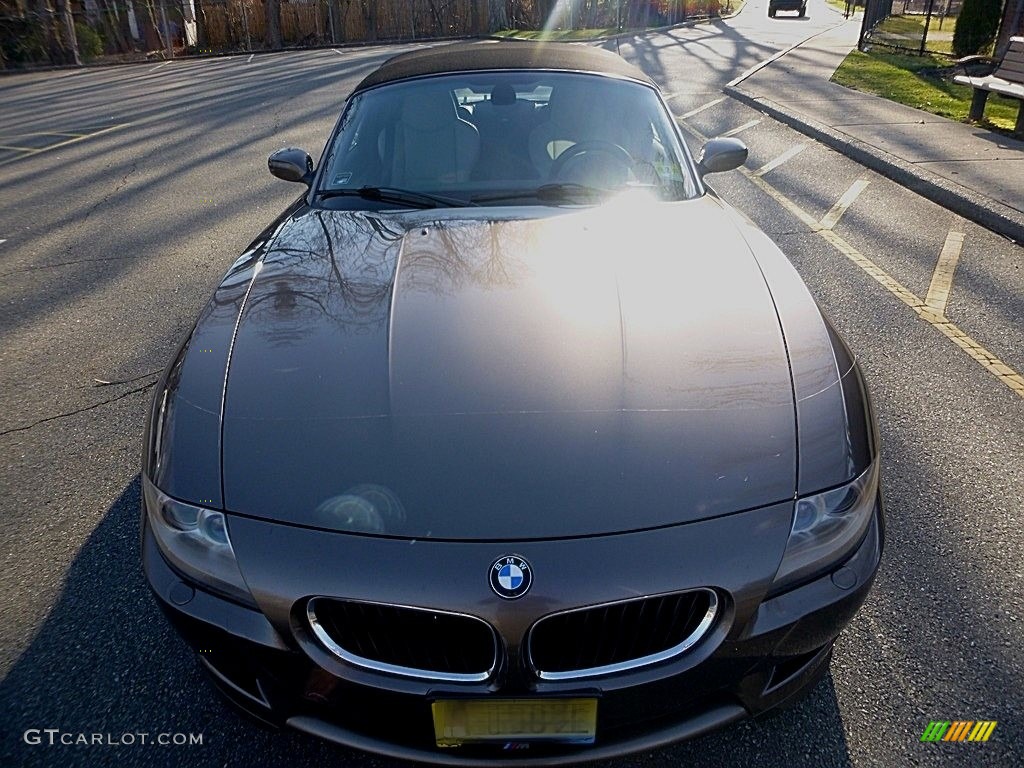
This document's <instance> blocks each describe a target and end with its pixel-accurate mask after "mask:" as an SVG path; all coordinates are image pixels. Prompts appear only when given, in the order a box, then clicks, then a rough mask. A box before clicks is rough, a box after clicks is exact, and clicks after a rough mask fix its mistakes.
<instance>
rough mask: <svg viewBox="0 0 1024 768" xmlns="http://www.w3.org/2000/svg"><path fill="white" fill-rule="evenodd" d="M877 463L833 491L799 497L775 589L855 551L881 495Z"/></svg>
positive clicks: (829, 566) (782, 587) (821, 569)
mask: <svg viewBox="0 0 1024 768" xmlns="http://www.w3.org/2000/svg"><path fill="white" fill-rule="evenodd" d="M878 465H879V461H878V459H877V458H876V459H875V460H874V461H873V462H872V463H871V466H870V467H868V468H867V469H866V470H865V471H864V472H863V473H862V474H861V475H859V476H858V477H857V478H856V479H854V480H853V481H852V482H850V483H847V484H846V485H843V486H840V487H839V488H833V489H832V490H831V491H825V492H824V493H818V494H815V495H814V496H805V497H804V498H802V499H797V502H796V511H795V512H794V514H793V529H792V530H791V531H790V533H789V541H788V542H787V544H786V553H785V554H784V555H783V556H782V564H781V565H780V566H779V570H778V572H777V573H776V574H775V582H774V584H772V592H773V593H777V592H781V591H782V590H783V589H786V588H788V587H791V586H793V585H795V584H796V583H798V582H801V581H807V580H808V579H809V578H811V577H813V576H816V575H818V574H820V573H823V572H825V571H827V570H829V569H830V568H831V567H832V566H834V565H837V564H838V563H840V562H841V561H842V560H843V559H845V558H846V557H847V556H849V555H851V554H853V550H854V548H855V547H856V546H857V545H858V544H859V543H860V541H861V539H862V538H863V536H864V532H865V531H867V529H868V525H869V524H870V523H871V514H872V512H873V511H874V508H875V498H876V497H877V495H878Z"/></svg>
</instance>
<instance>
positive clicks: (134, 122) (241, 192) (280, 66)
mask: <svg viewBox="0 0 1024 768" xmlns="http://www.w3.org/2000/svg"><path fill="white" fill-rule="evenodd" d="M763 3H764V0H753V2H751V3H748V6H747V8H746V9H745V10H744V12H743V13H741V14H740V15H739V16H737V17H736V18H734V19H732V20H729V21H722V22H717V23H714V24H708V25H701V26H697V27H692V28H685V29H677V30H674V31H671V32H668V33H664V34H656V35H649V36H645V37H642V38H638V39H635V40H632V41H622V42H620V43H619V44H618V49H619V50H620V52H621V53H622V55H623V56H625V57H626V58H628V59H630V60H632V61H634V62H636V63H637V64H639V65H640V66H641V67H643V68H644V69H645V70H646V71H647V72H649V73H650V74H651V75H652V76H653V77H654V78H655V79H657V80H658V81H659V82H660V83H661V84H662V86H663V88H664V90H665V93H666V94H668V95H669V96H670V99H669V103H670V105H671V106H672V108H673V110H674V111H675V112H676V114H677V116H679V117H680V118H681V120H682V121H683V123H684V125H685V126H686V128H687V132H688V133H687V135H688V138H689V140H690V144H691V147H693V148H694V149H697V148H698V147H699V144H700V136H713V135H718V134H724V133H729V132H731V133H733V134H734V135H737V136H738V137H739V138H742V139H743V140H744V141H746V142H747V143H748V144H749V146H750V148H751V159H750V162H749V163H748V166H747V173H746V174H742V173H733V174H726V175H722V176H721V177H715V179H714V186H715V188H716V189H717V190H718V191H719V192H720V193H721V194H723V196H725V197H726V198H727V199H729V200H730V201H731V202H733V203H734V204H735V205H736V206H737V207H739V208H740V209H741V210H742V211H743V212H745V213H746V214H747V215H748V216H750V217H751V218H752V219H754V220H755V221H756V222H757V223H758V224H759V225H760V226H761V227H763V228H764V229H765V230H766V231H767V232H769V234H770V235H771V236H772V238H773V239H774V240H775V241H776V242H778V243H779V244H780V245H781V246H782V247H783V249H784V250H786V252H787V253H788V254H789V255H790V256H791V258H792V260H793V262H794V263H795V264H796V266H797V268H798V269H799V270H800V272H801V274H802V275H803V276H804V278H805V280H806V281H807V283H808V285H809V286H810V288H811V290H812V292H813V293H814V294H815V296H816V297H817V298H818V300H819V302H820V304H821V305H822V307H823V309H824V310H825V311H826V312H827V313H828V314H829V315H830V316H831V317H832V319H833V320H834V322H835V324H836V325H837V327H838V329H839V330H840V332H841V333H842V334H843V335H844V337H845V339H846V340H847V341H848V343H849V344H850V346H851V347H852V348H853V349H854V350H855V351H856V353H857V354H858V356H859V358H860V360H861V364H862V366H863V368H864V370H865V373H866V376H867V378H868V381H869V384H870V386H871V388H872V391H873V394H874V396H875V404H876V407H877V410H878V416H879V421H880V424H881V429H882V438H883V443H884V454H883V461H884V475H883V477H884V483H885V491H886V500H887V503H888V548H887V550H886V553H885V560H884V563H883V567H882V571H881V573H880V575H879V577H878V581H877V583H876V588H875V591H874V592H873V594H872V595H871V596H870V597H869V599H868V602H867V604H866V605H865V607H864V609H863V610H862V612H861V613H860V614H859V615H858V617H857V618H856V619H855V620H854V622H853V624H852V626H851V627H850V629H849V630H848V632H847V633H846V634H845V635H844V636H843V638H842V639H841V640H840V642H839V644H838V646H837V650H836V656H835V660H834V662H833V665H832V673H831V675H830V676H829V677H828V678H827V679H826V680H825V681H824V682H823V683H822V684H821V685H820V686H818V688H816V689H815V691H814V692H813V693H812V694H811V696H810V697H809V698H808V699H807V700H806V701H804V702H803V703H801V704H800V705H799V706H797V707H796V708H795V709H793V710H791V711H787V712H784V713H781V714H780V715H778V716H776V717H774V718H771V719H769V720H765V721H757V722H748V723H743V724H740V725H738V726H735V727H732V728H729V729H727V730H725V731H721V732H718V733H716V734H713V735H710V736H708V737H705V738H702V739H699V740H697V741H694V742H691V743H687V744H682V745H678V746H675V747H671V748H668V749H665V750H659V751H657V752H654V753H650V754H645V755H641V756H638V757H635V758H631V759H626V760H620V761H617V762H615V763H614V765H618V766H640V765H643V766H683V765H687V766H724V765H736V766H744V767H746V766H783V765H785V766H795V765H801V766H803V765H806V766H815V767H817V766H846V765H907V764H915V765H992V766H996V765H1007V766H1008V765H1016V764H1019V757H1020V755H1021V754H1024V735H1022V734H1024V693H1022V691H1024V653H1022V650H1021V647H1020V646H1021V637H1022V635H1024V606H1022V603H1024V600H1022V598H1021V594H1022V592H1024V589H1022V588H1024V567H1022V566H1021V562H1022V560H1024V532H1022V529H1021V524H1020V519H1021V510H1022V509H1024V449H1022V446H1024V399H1022V397H1021V396H1020V395H1019V394H1017V393H1016V392H1015V391H1014V390H1013V389H1012V388H1011V387H1010V386H1009V385H1008V384H1007V381H1006V380H1001V379H1000V378H999V377H998V376H997V375H996V374H995V373H994V372H993V370H991V369H990V368H986V367H983V366H982V364H981V363H979V361H978V359H977V358H976V357H972V356H970V355H969V354H968V352H966V351H965V349H964V347H962V346H959V345H958V344H957V343H955V342H954V341H953V340H951V338H950V336H949V335H947V334H944V332H943V331H942V330H941V328H940V327H939V326H938V325H937V324H936V323H935V322H929V321H927V318H926V319H922V317H923V315H922V314H921V313H920V312H918V311H916V310H915V309H914V308H912V307H911V306H910V304H909V302H910V301H911V299H908V298H907V297H908V296H909V297H912V298H916V299H918V300H920V301H921V302H925V301H928V300H930V301H932V303H933V305H934V306H935V307H936V311H937V312H938V315H940V316H942V317H945V318H947V319H948V320H949V322H950V323H952V324H953V325H955V327H956V328H958V329H960V330H962V332H963V333H964V334H965V335H966V336H967V337H968V338H970V339H972V340H974V341H975V342H977V343H978V344H979V345H981V346H982V347H983V348H984V349H985V350H987V351H988V352H990V353H991V354H992V355H993V356H994V357H996V358H997V359H998V360H1000V361H1001V363H1002V364H1004V365H1005V366H1006V367H1007V368H1008V369H1009V370H1011V371H1015V372H1020V371H1022V370H1024V298H1022V297H1024V250H1022V249H1021V248H1020V247H1018V246H1015V245H1013V244H1012V243H1010V242H1008V241H1006V240H1005V239H1003V238H1000V237H997V236H995V235H993V234H991V233H989V232H987V231H985V230H983V229H981V228H979V227H977V226H975V225H973V224H971V223H969V222H965V221H963V220H962V219H959V218H958V217H956V216H954V215H953V214H951V213H949V212H948V211H945V210H944V209H942V208H939V207H938V206H935V205H933V204H931V203H929V202H927V201H925V200H923V199H922V198H919V197H917V196H915V195H913V194H911V193H909V192H907V191H906V190H904V189H902V188H901V187H898V186H896V185H894V184H892V183H891V182H889V181H888V180H886V179H884V178H882V177H880V176H878V175H876V174H873V173H870V172H868V171H866V170H865V169H864V168H862V167H860V166H858V165H856V164H855V163H853V162H851V161H849V160H848V159H846V158H844V157H842V156H841V155H839V154H837V153H835V152H833V151H831V150H828V149H826V148H824V147H822V146H821V145H818V144H815V143H813V142H810V141H809V140H808V139H807V138H806V137H804V136H801V135H800V134H797V133H795V132H794V131H792V130H790V129H788V128H786V127H784V126H782V125H780V124H778V123H775V122H773V121H771V120H770V119H768V118H766V117H765V116H763V115H760V114H759V113H757V112H755V111H753V110H751V109H749V108H747V107H745V106H743V105H741V104H738V103H737V102H734V101H732V100H730V99H727V98H723V96H722V94H721V92H720V89H721V87H722V86H723V85H725V84H726V83H727V82H728V81H730V80H732V79H733V78H735V77H737V76H738V75H740V74H741V73H742V72H744V71H745V70H747V69H748V68H750V67H752V66H754V65H756V64H757V63H758V62H761V61H764V60H766V59H768V58H770V57H771V56H773V55H774V54H776V53H777V52H779V51H781V50H783V49H785V48H788V47H789V46H791V45H793V44H795V43H797V42H799V41H800V40H802V39H805V38H806V37H808V36H810V35H812V34H814V33H815V32H816V31H820V30H823V29H826V28H828V27H829V26H830V25H832V24H835V23H837V22H838V21H840V20H841V16H840V15H839V14H837V13H836V12H835V11H833V10H832V9H830V8H828V7H827V6H825V5H824V3H823V2H821V0H812V2H811V4H810V6H809V7H810V12H809V16H810V18H809V19H808V20H797V19H796V18H795V17H792V18H791V19H790V18H787V17H784V16H780V17H779V18H778V19H776V20H773V21H769V20H768V19H767V17H766V13H765V8H764V4H763ZM613 45H614V44H613ZM407 49H408V47H387V48H385V47H377V48H360V49H346V50H339V51H338V52H335V51H332V50H321V51H311V52H301V53H282V54H267V55H259V56H255V57H252V58H251V59H250V58H249V57H248V56H247V55H246V56H238V57H233V58H224V59H207V60H189V61H175V62H169V63H166V64H154V65H153V66H148V65H145V66H131V67H119V68H110V69H102V70H84V71H72V72H67V71H62V72H49V73H37V74H27V75H21V76H17V77H6V78H3V79H0V136H2V137H3V138H2V140H0V145H2V146H3V148H4V149H2V150H0V200H2V204H0V278H2V279H0V339H2V343H0V488H2V495H0V499H2V515H3V517H2V520H3V523H4V527H5V530H4V542H5V546H4V547H3V548H2V549H0V586H2V589H3V595H4V598H3V601H2V602H0V669H2V670H3V671H2V673H0V674H2V675H3V680H2V682H0V712H2V713H3V718H2V719H3V730H2V734H0V739H2V741H0V761H2V762H3V764H5V765H58V764H59V765H70V764H75V765H92V764H101V763H102V764H117V765H127V766H163V765H167V766H171V765H189V766H214V765H216V766H225V765H231V766H234V765H238V766H278V765H279V766H299V765H328V764H342V765H351V766H380V765H390V764H391V763H390V762H389V761H386V760H382V759H378V758H374V757H370V756H366V755H363V754H359V753H355V752H351V751H348V750H345V749H341V748H337V747H334V746H331V745H328V744H324V743H321V742H318V741H316V740H313V739H311V738H308V737H305V736H301V735H298V734H294V733H289V732H285V733H271V732H267V731H264V730H262V729H261V728H259V727H257V726H255V725H253V724H251V723H249V722H248V721H246V720H244V719H242V718H240V717H238V716H236V715H235V714H234V713H233V712H232V711H230V710H228V709H227V708H225V707H224V706H223V705H222V704H221V703H220V701H219V700H218V699H217V698H216V696H215V694H214V693H213V692H212V690H211V688H210V687H209V686H208V685H207V684H206V682H205V681H204V679H203V677H202V675H201V673H200V672H199V669H198V665H197V664H196V662H195V660H194V659H193V658H192V656H191V654H190V652H189V651H188V649H187V648H186V647H185V645H184V644H183V643H182V642H181V641H180V640H179V639H178V638H177V637H176V636H175V635H174V634H173V633H172V632H171V631H170V629H169V627H168V626H167V625H166V623H165V622H164V620H163V618H162V616H160V614H159V612H158V610H157V608H156V605H155V603H154V601H153V600H152V598H151V597H150V596H149V594H148V592H147V589H146V587H145V584H144V581H143V578H142V575H141V573H140V570H139V563H138V554H137V540H138V494H139V487H138V465H139V455H140V452H141V446H140V443H141V431H142V424H143V420H144V410H145V407H146V404H147V403H148V399H149V397H150V392H151V386H152V383H153V382H154V380H155V379H156V376H157V374H158V372H159V370H160V369H161V368H162V367H163V365H164V364H165V363H166V362H167V360H168V359H169V358H170V356H171V354H172V352H173V350H174V349H175V347H176V345H177V344H178V343H180V342H181V340H182V339H183V338H184V337H185V335H186V334H187V333H188V330H189V328H190V326H191V323H192V322H193V320H194V319H195V317H196V316H197V314H198V312H199V309H200V308H201V306H202V305H203V304H204V303H205V301H206V300H207V298H208V296H209V295H210V293H211V291H212V290H213V287H214V286H215V285H216V284H217V282H218V280H219V278H220V276H221V275H222V273H223V272H224V271H225V269H226V268H227V266H228V265H229V264H230V263H231V262H232V260H233V259H234V257H235V256H236V255H237V254H238V253H240V252H241V250H242V249H243V248H244V247H245V246H246V245H247V244H248V242H249V241H250V239H251V238H252V237H253V236H254V235H255V234H256V233H258V232H259V231H260V230H261V229H262V228H263V227H264V226H265V225H266V224H267V223H269V222H270V221H271V220H272V219H273V218H274V217H275V216H276V215H277V213H278V212H279V211H280V210H281V209H283V208H284V207H285V206H286V205H287V204H288V203H289V202H290V201H291V200H292V199H293V197H294V196H295V194H296V193H297V191H298V188H297V187H296V186H293V185H288V184H285V183H283V182H280V181H278V180H275V179H273V178H272V177H270V176H269V174H267V172H266V165H265V162H266V156H267V155H268V154H269V153H270V152H272V151H273V150H275V149H278V148H279V147H281V146H283V145H296V146H303V147H306V148H307V149H309V150H310V151H311V152H312V153H313V154H314V156H316V154H318V152H319V150H320V149H321V147H322V144H323V142H324V140H325V138H326V136H327V134H328V132H329V131H330V129H331V127H332V125H333V122H334V120H335V119H336V117H337V112H338V108H339V106H340V104H341V102H342V100H343V99H344V97H345V95H346V94H347V93H348V92H349V90H350V89H351V88H352V86H354V85H355V83H356V82H357V81H358V80H359V79H360V78H361V77H363V76H364V75H365V74H367V73H368V72H370V71H371V70H372V69H373V68H374V67H375V66H377V65H378V64H379V63H380V62H381V61H383V60H384V59H385V58H387V57H388V56H390V55H393V54H394V53H396V52H398V51H400V50H407ZM70 140H74V141H70ZM677 246H678V249H679V252H680V254H681V255H682V257H692V258H713V257H714V255H713V254H691V253H689V252H688V250H687V233H686V232H685V231H681V232H680V233H679V238H678V242H677ZM954 252H955V257H954ZM940 256H942V257H943V263H944V265H945V266H944V268H943V269H942V270H939V271H938V273H937V270H936V267H937V266H939V261H940ZM865 262H866V263H865ZM872 266H873V269H872ZM951 267H952V268H951ZM937 274H938V277H937ZM936 281H937V282H936ZM898 288H902V289H903V290H904V292H905V295H902V294H900V293H899V290H898ZM939 310H941V311H939ZM933 319H934V318H933ZM104 382H110V383H104ZM681 556H685V553H681ZM958 719H959V720H997V721H998V722H999V725H998V726H997V727H996V729H995V732H994V733H993V735H992V738H991V739H990V741H989V742H987V743H984V744H926V743H921V742H920V735H921V732H922V731H923V730H924V728H925V726H926V725H927V724H928V722H929V721H930V720H958ZM395 727H396V728H402V727H403V724H402V723H396V724H395ZM27 728H40V729H42V728H60V729H62V730H63V731H67V732H75V733H77V732H85V733H97V732H102V733H113V734H123V733H136V732H140V731H147V732H152V733H157V732H186V733H203V734H204V743H203V745H202V746H201V747H199V746H180V747H173V746H168V747H158V746H130V747H126V746H122V747H45V746H29V745H26V744H25V743H24V742H23V740H22V733H23V732H24V730H25V729H27Z"/></svg>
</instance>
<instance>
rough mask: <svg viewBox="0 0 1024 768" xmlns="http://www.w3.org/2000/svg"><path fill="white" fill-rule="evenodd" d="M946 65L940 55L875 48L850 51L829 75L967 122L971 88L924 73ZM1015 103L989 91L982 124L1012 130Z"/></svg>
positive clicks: (947, 64) (841, 83)
mask: <svg viewBox="0 0 1024 768" xmlns="http://www.w3.org/2000/svg"><path fill="white" fill-rule="evenodd" d="M948 66H949V60H948V59H946V58H944V57H942V56H928V55H925V56H902V55H900V54H894V53H882V52H880V51H878V50H875V51H872V52H870V53H861V52H860V51H853V52H852V53H851V54H850V55H849V56H847V57H846V59H845V60H844V61H843V63H842V64H841V65H840V66H839V69H837V70H836V73H835V74H834V75H832V82H834V83H839V85H845V86H846V87H847V88H853V89H855V90H858V91H864V92H865V93H873V94H875V95H877V96H884V97H885V98H887V99H890V100H891V101H896V102H899V103H900V104H907V105H908V106H911V107H917V108H918V109H923V110H924V111H925V112H931V113H932V114H933V115H941V116H942V117H948V118H950V119H952V120H959V121H960V122H966V121H967V112H968V110H969V109H970V107H971V93H972V89H971V88H970V87H968V86H966V85H956V84H955V83H952V82H948V81H946V80H943V79H941V78H939V77H935V76H928V75H927V74H926V72H927V71H928V70H934V69H935V68H936V67H948ZM1017 106H1018V102H1017V101H1016V100H1014V99H1004V98H1002V97H1001V96H997V95H996V94H991V95H990V96H989V97H988V106H987V107H986V109H985V120H984V121H983V122H982V125H983V126H985V127H986V128H997V129H1002V130H1004V131H1012V130H1013V125H1014V121H1015V120H1016V118H1017Z"/></svg>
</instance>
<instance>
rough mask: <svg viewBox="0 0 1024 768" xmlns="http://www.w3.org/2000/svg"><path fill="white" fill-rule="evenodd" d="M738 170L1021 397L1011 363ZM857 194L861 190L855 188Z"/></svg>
mask: <svg viewBox="0 0 1024 768" xmlns="http://www.w3.org/2000/svg"><path fill="white" fill-rule="evenodd" d="M679 124H680V125H681V126H682V127H683V128H684V129H685V130H686V131H688V132H689V133H691V134H693V135H694V136H695V137H696V138H698V139H700V140H701V141H707V137H706V136H705V135H704V134H702V133H701V132H700V131H698V130H697V129H696V128H693V127H691V126H689V125H687V124H686V123H684V122H682V121H680V123H679ZM739 170H740V173H742V174H743V175H744V176H746V177H747V178H748V179H750V180H751V181H752V182H753V183H754V184H755V185H757V186H758V187H759V188H760V189H761V190H762V191H764V193H765V194H767V195H768V196H769V197H771V198H772V199H773V200H775V201H776V202H778V203H779V204H780V205H781V206H782V207H783V208H785V209H786V210H787V211H789V212H790V213H792V214H793V215H794V216H795V217H796V218H798V219H800V221H802V222H803V223H804V224H806V225H807V227H808V228H809V229H810V230H811V231H812V232H816V233H817V234H818V235H820V236H821V237H822V238H823V239H824V240H825V241H826V242H828V243H829V245H831V246H832V247H833V248H835V249H836V250H837V251H839V252H840V253H841V254H843V255H844V256H846V258H848V259H849V260H850V261H852V262H853V263H854V264H856V265H857V266H858V267H860V268H861V269H862V270H864V272H866V273H867V274H868V275H869V276H870V277H872V278H873V279H874V280H875V281H876V282H878V284H879V285H881V286H882V287H883V288H885V289H886V290H887V291H889V293H891V294H892V295H893V296H895V297H896V298H898V299H899V300H900V301H902V302H903V303H904V304H906V305H907V306H908V307H910V308H911V309H912V310H914V312H915V313H916V314H917V316H918V317H919V318H921V319H922V320H924V321H925V322H926V323H928V324H929V325H931V326H932V327H933V328H935V329H936V330H938V331H939V332H940V333H941V334H942V335H943V336H945V337H946V338H947V339H949V340H950V341H952V342H953V343H954V344H956V345H957V346H958V347H960V349H962V350H963V351H964V352H966V353H967V355H968V356H969V357H970V358H971V359H973V360H974V361H975V362H977V363H978V364H979V365H980V366H981V367H982V368H984V369H985V370H986V371H988V372H989V373H990V374H992V375H993V376H994V377H995V378H996V379H998V380H999V381H1001V382H1002V383H1003V384H1005V385H1006V386H1007V387H1009V388H1010V389H1011V390H1012V391H1013V392H1014V393H1015V394H1017V395H1018V396H1019V397H1021V398H1024V376H1021V375H1020V374H1019V373H1017V372H1016V371H1015V370H1013V369H1012V368H1011V367H1010V366H1008V365H1007V364H1006V363H1004V362H1003V361H1002V360H1000V359H999V358H998V357H996V356H995V355H993V354H992V353H991V352H989V351H988V350H987V349H985V347H983V346H982V345H981V344H979V343H978V342H977V341H975V340H974V339H973V338H971V336H969V335H968V334H967V333H965V332H964V331H963V330H961V329H960V328H959V327H957V325H956V324H954V323H951V322H950V321H949V319H947V318H946V317H944V316H943V315H942V314H940V313H938V312H936V311H934V310H933V309H931V308H930V307H929V306H927V305H926V304H925V302H924V301H922V300H921V299H920V298H919V297H918V296H917V295H915V294H914V293H913V292H912V291H910V290H908V289H907V288H906V287H904V286H903V285H902V284H901V283H900V282H899V281H898V280H896V279H895V278H894V277H892V276H891V275H890V274H889V273H888V272H886V271H885V270H884V269H882V268H881V267H880V266H878V265H877V264H875V262H873V261H872V260H871V259H869V258H868V257H867V256H865V255H864V254H862V253H861V252H860V251H858V250H857V249H856V248H854V247H853V246H852V245H850V244H849V243H848V242H847V241H846V240H844V239H843V238H842V237H840V236H839V235H837V234H836V233H835V232H834V231H832V230H831V229H824V228H822V226H821V223H820V222H818V221H817V220H816V219H815V218H814V217H813V216H811V215H810V214H809V213H807V212H806V211H805V210H804V209H803V208H801V207H800V206H799V205H797V204H796V203H794V202H793V201H792V200H790V199H789V198H788V197H786V196H785V195H784V194H782V193H781V192H780V191H779V190H777V189H776V188H775V187H773V186H772V185H771V184H769V183H768V182H767V181H765V180H764V179H763V178H762V177H761V176H758V175H757V174H756V172H754V171H749V170H747V169H746V168H740V169H739ZM851 189H852V187H851ZM847 194H849V190H847ZM858 194H860V193H859V192H858ZM844 197H845V195H844Z"/></svg>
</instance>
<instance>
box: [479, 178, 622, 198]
mask: <svg viewBox="0 0 1024 768" xmlns="http://www.w3.org/2000/svg"><path fill="white" fill-rule="evenodd" d="M619 191H620V190H617V189H608V188H606V187H592V186H589V185H587V184H577V183H575V182H556V183H552V184H542V185H541V186H539V187H537V188H536V189H521V190H516V191H512V192H500V193H498V194H494V195H481V196H479V197H474V198H473V202H474V203H490V202H494V201H497V200H540V201H542V202H552V203H571V202H575V201H576V200H577V199H578V198H580V197H589V198H594V197H605V196H607V195H612V194H615V193H616V192H619Z"/></svg>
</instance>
